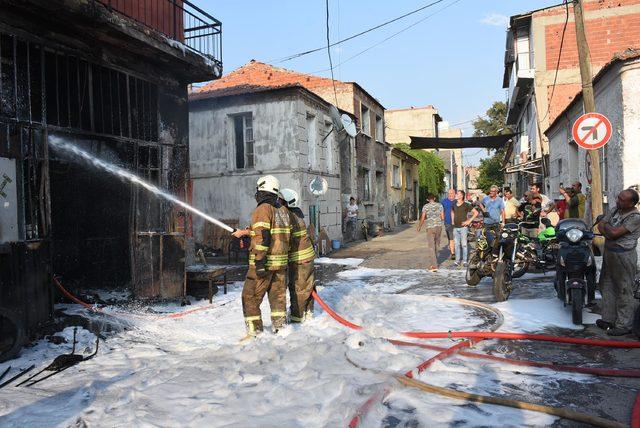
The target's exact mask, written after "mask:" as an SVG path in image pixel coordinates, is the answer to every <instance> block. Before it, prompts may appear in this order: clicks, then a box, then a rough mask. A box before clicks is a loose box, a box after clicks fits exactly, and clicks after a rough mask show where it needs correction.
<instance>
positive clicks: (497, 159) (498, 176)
mask: <svg viewBox="0 0 640 428" xmlns="http://www.w3.org/2000/svg"><path fill="white" fill-rule="evenodd" d="M485 116H486V118H481V117H479V118H478V119H477V120H475V121H474V122H473V127H474V132H473V136H474V137H489V136H492V135H503V134H509V133H511V132H512V130H511V129H510V128H509V127H508V126H507V105H506V104H505V103H503V102H500V101H496V102H494V103H493V105H492V106H491V107H490V108H489V110H487V112H486V114H485ZM503 159H504V149H499V150H495V151H493V154H492V155H491V157H488V158H484V159H482V160H481V161H480V166H479V167H478V172H479V176H478V187H479V188H480V189H482V191H483V192H485V193H487V192H489V188H490V187H491V186H493V185H496V186H500V187H501V186H502V185H503V184H504V172H503V171H502V160H503Z"/></svg>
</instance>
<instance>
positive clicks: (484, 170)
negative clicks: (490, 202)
mask: <svg viewBox="0 0 640 428" xmlns="http://www.w3.org/2000/svg"><path fill="white" fill-rule="evenodd" d="M501 152H502V151H501V150H500V151H498V153H496V154H495V155H493V156H491V157H489V158H484V159H482V160H481V161H480V166H479V167H478V172H479V174H478V188H480V189H482V191H483V192H484V193H489V189H490V188H491V186H493V185H494V184H495V185H496V186H498V187H502V185H503V184H504V173H503V171H502V158H503V156H504V155H503V154H502V153H501Z"/></svg>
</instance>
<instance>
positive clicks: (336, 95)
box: [324, 0, 339, 108]
mask: <svg viewBox="0 0 640 428" xmlns="http://www.w3.org/2000/svg"><path fill="white" fill-rule="evenodd" d="M324 4H325V9H326V12H327V55H328V56H329V68H330V69H331V83H333V95H334V96H335V97H336V108H339V107H338V91H336V79H335V77H334V76H333V60H332V59H331V41H330V40H329V0H325V2H324Z"/></svg>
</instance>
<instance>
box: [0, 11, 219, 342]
mask: <svg viewBox="0 0 640 428" xmlns="http://www.w3.org/2000/svg"><path fill="white" fill-rule="evenodd" d="M221 73H222V62H221V23H220V22H219V21H218V20H216V19H215V18H213V17H212V16H210V15H209V14H207V13H205V12H204V11H203V10H201V9H199V8H198V7H196V6H195V5H193V4H191V3H190V2H188V1H186V0H180V1H175V0H157V1H153V2H147V1H144V0H83V1H80V0H47V1H44V0H40V1H37V0H20V1H17V0H16V1H4V0H0V96H1V101H0V189H1V190H0V212H1V214H0V307H5V308H9V309H11V310H13V311H14V312H16V313H18V314H19V317H20V318H21V319H22V321H23V322H24V324H25V326H26V327H27V328H28V329H31V330H32V329H34V328H35V327H36V326H37V325H39V324H40V323H42V322H45V321H46V320H47V319H49V318H50V316H51V312H52V306H53V305H52V302H53V289H52V286H51V277H52V275H54V274H59V275H62V277H63V280H64V282H65V284H69V285H75V286H76V288H79V289H82V288H97V287H104V288H129V289H130V290H131V291H132V293H133V294H134V295H135V296H137V297H157V296H159V297H177V296H180V295H182V292H183V284H184V252H185V244H184V242H185V233H186V232H187V229H188V221H186V220H185V219H186V218H187V217H186V216H185V215H184V214H183V213H181V212H179V211H177V210H176V208H175V207H173V206H171V205H169V204H167V203H164V202H162V201H160V200H158V199H155V198H154V197H151V196H150V195H148V194H147V193H145V191H144V190H140V189H138V188H136V187H135V186H133V185H132V184H130V183H126V182H123V181H120V180H118V179H115V178H114V177H112V176H109V175H108V174H106V173H104V172H103V171H99V170H96V169H93V168H91V167H90V166H89V165H87V164H82V163H80V162H77V161H75V160H74V159H70V158H68V157H67V156H65V155H64V154H63V153H59V152H57V151H54V150H52V149H51V147H50V145H49V144H48V139H49V138H51V137H52V136H56V137H58V138H60V139H63V140H65V141H69V142H71V143H73V144H76V145H77V146H78V147H80V148H82V149H83V150H85V151H87V152H89V153H91V154H92V155H94V156H96V157H98V158H101V159H103V160H106V161H108V162H111V163H114V164H116V165H118V166H120V167H122V168H125V169H127V170H130V171H132V172H134V173H137V174H139V175H140V176H142V177H143V178H145V179H147V180H148V181H150V182H151V183H154V184H156V185H159V186H160V187H161V188H164V189H167V190H168V191H169V192H171V193H173V194H175V195H178V196H182V197H184V196H185V195H186V194H187V193H188V187H187V183H188V166H189V154H188V136H189V133H188V102H187V101H188V100H187V86H188V85H189V84H190V83H193V82H200V81H205V80H211V79H215V78H218V77H220V75H221Z"/></svg>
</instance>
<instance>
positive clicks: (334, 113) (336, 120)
mask: <svg viewBox="0 0 640 428" xmlns="http://www.w3.org/2000/svg"><path fill="white" fill-rule="evenodd" d="M329 116H331V121H332V122H333V128H334V129H335V130H336V132H340V131H342V129H343V128H344V127H343V125H342V120H341V119H342V118H341V117H340V112H339V111H338V109H337V108H336V106H334V105H331V106H329Z"/></svg>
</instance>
